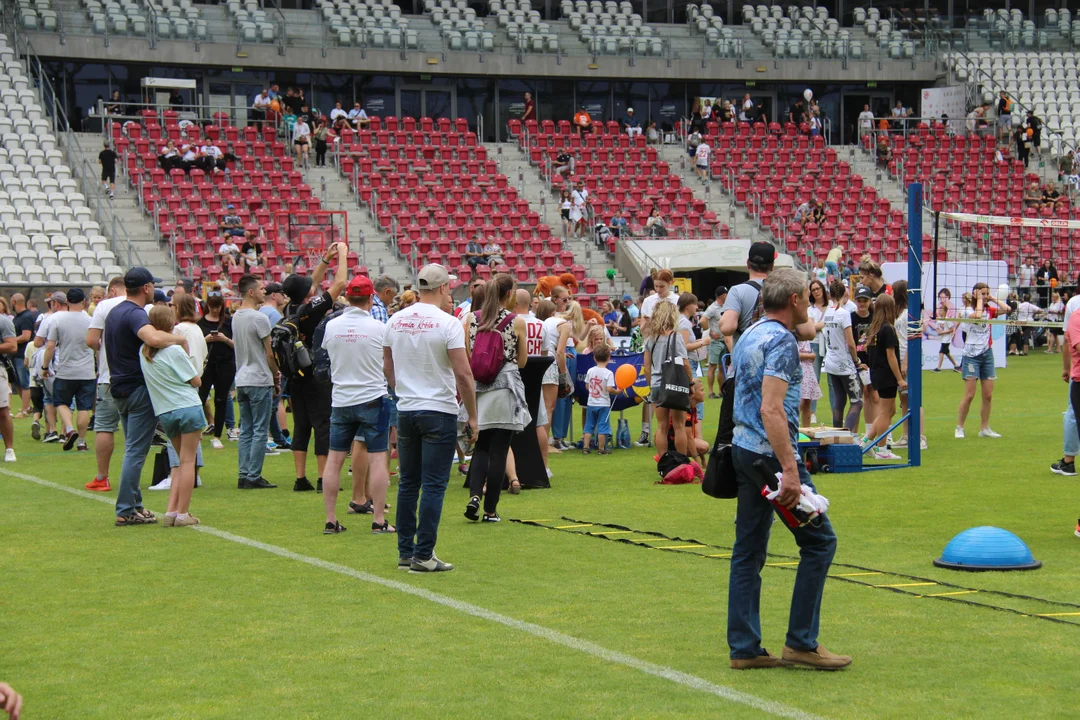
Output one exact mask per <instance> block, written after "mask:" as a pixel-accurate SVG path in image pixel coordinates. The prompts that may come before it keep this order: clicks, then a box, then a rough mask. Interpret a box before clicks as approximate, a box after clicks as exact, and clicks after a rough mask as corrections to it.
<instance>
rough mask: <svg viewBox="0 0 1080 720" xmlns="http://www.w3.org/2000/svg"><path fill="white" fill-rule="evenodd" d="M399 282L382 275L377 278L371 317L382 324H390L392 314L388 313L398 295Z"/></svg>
mask: <svg viewBox="0 0 1080 720" xmlns="http://www.w3.org/2000/svg"><path fill="white" fill-rule="evenodd" d="M399 287H400V286H399V285H398V281H397V280H395V279H394V278H392V277H390V276H389V275H380V276H379V277H377V278H375V296H374V297H372V298H371V317H373V318H375V319H376V320H378V321H379V322H381V323H388V322H390V314H389V313H387V311H386V306H387V305H389V304H390V303H391V302H392V301H393V299H394V296H395V295H397V293H398V288H399Z"/></svg>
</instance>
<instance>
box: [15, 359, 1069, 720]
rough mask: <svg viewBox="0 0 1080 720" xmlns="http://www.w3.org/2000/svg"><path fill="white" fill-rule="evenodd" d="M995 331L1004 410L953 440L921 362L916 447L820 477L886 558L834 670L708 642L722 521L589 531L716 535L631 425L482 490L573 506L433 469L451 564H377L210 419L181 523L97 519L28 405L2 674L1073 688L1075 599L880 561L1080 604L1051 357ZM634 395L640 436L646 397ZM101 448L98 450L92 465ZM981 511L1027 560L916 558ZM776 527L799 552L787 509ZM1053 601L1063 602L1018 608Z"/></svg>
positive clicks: (97, 510) (187, 696)
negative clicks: (429, 568)
mask: <svg viewBox="0 0 1080 720" xmlns="http://www.w3.org/2000/svg"><path fill="white" fill-rule="evenodd" d="M1017 360H1018V361H1017V362H1014V363H1013V367H1012V368H1009V369H1007V370H1003V371H1000V373H999V381H998V389H997V393H996V397H995V412H994V420H993V423H992V424H993V427H994V428H995V429H996V430H998V431H999V432H1001V433H1002V434H1003V435H1004V438H1002V439H1000V440H996V441H995V440H985V439H980V438H978V437H976V436H975V433H976V431H977V429H978V420H977V413H978V411H977V405H976V408H974V409H973V416H974V417H973V419H969V421H968V439H966V440H962V441H959V440H954V439H953V427H954V425H955V408H956V404H957V402H958V400H959V397H960V393H961V380H960V378H959V376H958V375H955V374H953V373H943V374H941V375H934V374H929V373H927V374H925V375H924V377H925V398H926V403H925V413H926V421H927V425H928V430H927V433H926V434H927V435H928V438H929V442H930V449H929V450H928V451H926V453H925V454H924V464H923V467H922V468H919V469H915V470H902V471H890V472H878V473H864V474H853V475H818V476H816V478H815V479H816V483H817V486H818V489H819V491H820V492H821V493H823V494H824V495H826V496H827V497H828V498H829V499H830V500H831V501H832V510H831V511H830V516H831V518H832V522H833V524H834V526H835V528H836V532H837V534H838V536H839V549H838V552H837V556H836V562H837V563H844V564H847V565H854V566H859V567H862V568H869V569H871V571H874V572H883V573H885V574H883V575H881V576H858V577H852V578H850V579H854V580H859V581H864V582H865V584H855V583H853V582H845V581H843V580H840V579H837V580H831V581H830V582H829V583H828V585H827V586H826V591H825V603H824V609H823V615H822V629H821V641H822V643H823V644H825V645H826V646H827V647H828V648H829V649H831V650H833V651H835V652H841V653H846V654H850V655H852V656H853V657H854V664H853V665H852V667H851V668H849V669H848V670H847V671H845V672H842V673H832V674H830V673H814V672H811V671H805V670H799V669H779V670H773V671H758V672H736V671H732V670H729V669H728V649H727V644H726V640H725V618H726V594H727V576H728V564H727V561H726V560H725V559H723V558H704V557H700V556H699V555H700V554H718V555H722V554H723V552H724V551H723V550H711V549H708V548H706V549H694V548H690V549H684V550H673V551H666V552H665V551H657V550H650V549H645V548H644V547H640V546H639V547H635V546H633V544H630V543H617V542H605V541H604V540H601V539H599V538H596V537H590V536H588V535H585V534H583V533H584V532H592V531H602V529H599V528H598V527H596V526H598V525H599V524H605V523H606V524H617V525H625V526H628V527H630V528H633V529H635V530H644V531H653V532H659V533H662V534H664V535H666V536H670V537H679V538H692V539H694V540H696V541H699V543H701V544H705V545H708V546H718V547H721V548H722V547H725V546H730V544H731V543H732V541H733V538H734V527H733V523H732V520H733V517H734V511H735V505H734V501H718V500H713V499H710V498H708V497H706V496H704V495H703V494H702V493H701V491H700V488H699V487H698V486H678V487H666V486H659V485H654V484H653V481H654V480H655V472H654V470H653V464H652V462H651V451H646V450H644V449H635V450H631V451H619V452H616V454H614V455H612V456H610V457H607V458H604V457H599V456H596V455H593V456H589V457H582V456H581V455H578V454H564V455H561V456H552V462H551V465H552V469H553V470H554V472H555V477H554V478H553V480H552V486H553V487H552V489H551V490H545V491H526V492H525V493H523V494H522V495H520V496H509V495H505V496H504V499H503V501H502V502H501V504H500V511H501V514H502V515H503V517H504V519H510V518H516V519H522V520H533V521H545V522H543V523H541V524H544V525H549V526H550V525H560V524H562V525H569V524H592V525H593V526H594V527H592V528H567V529H564V530H562V531H557V530H551V529H543V528H540V527H534V526H530V525H524V524H520V523H513V522H503V523H502V524H500V525H495V526H492V525H473V524H471V523H469V522H468V521H466V520H465V519H464V518H463V517H462V515H461V513H462V510H463V509H464V506H465V503H466V501H467V499H468V498H467V494H466V491H465V490H463V489H462V488H461V487H460V486H461V482H460V479H457V480H452V482H451V487H450V490H449V491H448V493H447V499H446V505H445V508H444V514H443V521H442V526H441V534H440V538H439V544H438V553H439V556H440V557H442V558H443V559H444V560H447V561H449V562H453V563H455V564H456V565H457V570H455V571H454V572H452V573H447V574H442V575H438V576H418V575H410V574H408V573H400V572H398V571H397V570H396V569H395V564H396V558H397V555H396V544H395V542H396V541H395V539H394V537H393V536H373V535H370V534H369V533H368V532H367V529H366V527H367V524H368V522H367V521H365V520H355V519H353V518H351V517H349V516H345V515H342V520H343V522H344V524H346V525H348V526H349V532H347V533H345V534H344V535H340V536H323V535H322V534H321V532H320V531H321V528H322V522H323V515H322V498H321V496H317V495H315V494H314V493H310V494H294V493H293V492H291V490H290V487H291V481H292V478H293V473H292V458H291V457H289V455H288V454H282V455H280V456H277V457H273V458H268V460H267V467H266V472H265V475H266V476H267V477H268V478H270V479H271V480H273V481H276V482H278V483H280V485H281V487H280V488H279V489H278V490H273V491H263V492H254V491H252V492H240V491H237V490H236V483H235V478H236V457H235V452H236V446H235V444H227V446H226V449H225V450H223V451H218V452H215V451H213V450H211V449H210V448H209V443H207V444H206V445H205V448H204V450H205V452H206V456H207V458H208V463H209V464H208V467H207V468H206V469H205V470H204V472H203V474H202V477H203V480H204V483H205V487H203V488H201V489H199V490H197V491H196V493H195V498H194V501H193V504H192V508H193V510H194V512H195V513H196V514H197V515H198V516H199V517H200V518H201V519H202V521H203V523H204V526H203V531H197V530H194V529H165V528H163V527H161V526H148V527H136V528H114V527H113V525H112V518H113V513H112V510H111V506H110V505H107V504H106V503H104V502H100V501H99V502H95V500H94V499H93V498H91V497H87V496H84V495H80V494H75V493H70V492H63V491H62V488H60V487H56V486H62V487H63V488H71V489H78V490H81V488H82V486H83V484H84V483H85V482H87V481H88V480H89V479H90V478H91V477H92V474H93V458H92V457H89V456H86V455H76V454H75V453H63V452H61V451H60V448H59V447H58V446H45V445H37V444H33V443H32V441H31V440H30V438H29V430H28V427H29V426H28V423H27V421H21V422H19V423H18V424H17V426H16V430H17V444H16V450H17V452H18V457H19V461H18V463H17V464H15V465H4V466H3V467H0V547H2V548H3V550H2V562H0V582H2V587H3V593H2V595H0V637H2V638H3V652H2V653H0V679H2V680H5V681H7V682H9V683H11V685H12V686H14V687H15V688H16V689H18V690H19V691H21V692H22V693H23V695H24V697H25V699H26V709H25V712H24V717H25V718H28V719H29V720H37V719H39V718H117V717H121V718H129V717H153V718H235V717H245V718H339V717H340V718H344V717H358V716H382V717H390V718H408V717H435V718H442V717H497V718H538V717H539V718H620V719H622V718H627V717H640V718H645V717H648V718H654V717H663V718H676V717H679V718H685V717H724V718H758V717H769V716H786V717H796V718H805V717H825V718H871V717H872V718H892V717H896V718H901V717H903V718H907V717H912V718H914V717H919V718H930V717H940V718H958V717H978V718H990V717H994V718H996V717H1000V718H1017V717H1023V718H1055V717H1061V718H1064V717H1069V716H1074V715H1075V703H1076V697H1077V688H1080V651H1078V648H1080V614H1077V613H1080V607H1075V608H1070V607H1067V606H1061V605H1050V604H1046V603H1043V602H1039V601H1032V600H1022V599H1015V598H1006V597H1003V596H997V595H993V594H986V593H970V592H969V593H967V594H965V595H963V596H951V597H957V598H963V599H967V600H969V601H970V602H972V603H975V602H978V603H983V604H986V605H999V606H1002V607H1009V608H1013V609H1014V610H1019V611H1020V612H1019V613H1016V612H1003V611H999V610H995V609H991V608H987V607H977V606H973V605H970V604H965V603H960V602H949V601H944V600H941V599H935V598H929V597H920V596H919V594H920V593H926V594H936V593H938V592H954V591H956V592H959V591H957V590H956V589H955V588H949V587H944V586H940V585H939V586H936V587H935V586H933V585H911V586H907V587H904V588H894V589H893V590H890V589H882V588H875V587H872V585H873V584H897V585H898V584H904V585H906V584H907V583H915V582H932V581H940V582H946V583H953V584H956V585H962V586H964V587H965V588H967V589H976V590H998V591H1005V592H1009V593H1015V594H1021V595H1026V596H1032V597H1034V598H1039V599H1042V600H1051V601H1058V602H1062V603H1077V604H1080V574H1078V572H1077V566H1078V559H1080V539H1078V538H1076V537H1074V536H1073V532H1072V531H1073V527H1074V524H1075V522H1076V519H1077V516H1078V515H1080V479H1077V478H1064V477H1060V476H1057V475H1053V474H1051V473H1050V472H1049V465H1050V463H1051V462H1052V461H1053V460H1055V459H1057V458H1058V457H1060V454H1061V411H1062V410H1063V409H1064V407H1065V404H1066V399H1067V398H1066V387H1065V385H1064V384H1063V383H1062V382H1061V380H1060V369H1059V368H1060V361H1059V359H1058V357H1057V356H1054V357H1052V358H1048V357H1047V356H1045V355H1043V354H1042V353H1039V354H1037V355H1034V356H1031V357H1027V358H1019V359H1017ZM717 402H718V401H717ZM717 402H710V403H709V408H708V417H710V418H714V419H715V416H716V414H717V411H718V405H717ZM977 402H978V401H976V403H977ZM824 408H825V405H824V404H823V405H822V410H824ZM822 415H823V416H824V415H825V413H824V412H823V413H822ZM627 417H630V419H631V426H632V429H633V431H634V435H635V436H636V434H637V426H638V418H639V417H640V414H639V413H638V412H627ZM713 422H715V420H714V421H713ZM714 431H715V428H714V427H710V426H709V425H708V424H707V425H706V435H707V436H708V437H710V438H711V437H712V435H713V433H714ZM313 460H314V459H313V458H312V461H313ZM119 468H120V462H119V457H116V458H114V462H113V468H112V476H113V484H114V486H115V485H116V482H117V479H118V477H119ZM149 472H150V470H149V465H148V466H147V469H146V472H145V473H144V477H148V476H149ZM310 474H311V475H312V477H314V473H313V472H312V473H310ZM458 477H459V476H456V475H455V478H458ZM32 478H33V479H41V480H45V481H48V482H49V483H52V484H54V485H43V484H40V483H36V482H33V481H32ZM145 494H146V496H147V499H148V503H147V504H148V506H149V507H150V508H151V509H153V510H155V511H163V510H164V502H165V498H164V497H161V495H159V494H158V493H145ZM114 498H115V491H114V492H112V493H108V494H106V495H105V499H106V500H109V501H112V500H113V499H114ZM391 503H392V504H396V503H395V499H394V498H393V497H392V499H391ZM341 509H342V512H344V498H343V499H342V505H341ZM563 517H566V518H572V519H574V520H577V521H580V522H579V523H570V522H567V521H562V520H560V518H563ZM350 520H353V522H350ZM976 525H998V526H1001V527H1005V528H1008V529H1010V530H1012V531H1013V532H1015V533H1017V534H1018V535H1019V536H1020V537H1022V538H1023V539H1024V540H1025V541H1026V542H1027V543H1028V544H1029V546H1030V547H1031V548H1032V550H1033V552H1034V553H1035V556H1036V557H1037V558H1038V559H1040V560H1042V561H1043V563H1044V566H1043V567H1042V568H1041V569H1039V570H1036V571H1033V572H1024V573H993V574H986V573H983V574H969V573H956V572H950V571H947V570H941V569H937V568H935V567H933V566H932V564H931V560H932V559H933V558H935V557H937V556H938V555H939V554H940V552H941V550H942V548H943V547H944V545H945V543H946V542H947V541H948V540H949V539H950V538H951V537H952V536H953V535H954V534H955V533H957V532H959V531H961V530H963V529H965V528H968V527H972V526H976ZM624 537H625V536H624ZM630 537H644V536H637V535H631V536H630ZM252 541H253V542H252ZM643 544H647V543H638V545H643ZM652 544H657V545H667V544H668V543H666V542H663V541H660V542H655V543H652ZM670 544H671V545H675V544H676V543H670ZM682 544H688V543H682ZM770 550H771V551H772V552H773V553H776V554H778V555H792V554H795V552H796V549H795V546H794V543H793V542H792V541H791V537H790V535H789V534H788V533H787V532H786V531H784V530H783V529H782V528H781V526H779V525H778V526H776V530H775V532H774V533H773V541H772V545H771V547H770ZM776 561H777V562H784V561H785V559H784V558H778V559H777V560H776ZM854 572H858V571H857V570H851V569H846V568H840V567H834V569H833V573H834V574H842V573H843V574H847V573H854ZM888 573H899V574H903V575H911V576H917V577H918V578H927V579H928V580H925V581H923V580H912V579H905V578H903V577H899V578H898V577H897V576H896V575H890V574H888ZM878 577H880V578H882V579H881V581H880V583H876V582H875V578H878ZM793 579H794V573H793V572H791V571H790V568H789V567H788V566H784V565H778V566H773V567H766V568H765V570H764V571H763V581H764V586H763V593H762V625H763V630H764V635H765V644H766V646H767V647H768V648H769V649H771V650H772V651H774V652H775V653H779V651H780V649H781V646H782V645H783V638H784V632H785V630H786V623H787V611H788V604H789V599H790V592H791V586H792V582H793ZM429 591H430V592H429ZM1062 612H1066V613H1072V614H1071V615H1062V616H1059V618H1058V619H1060V620H1065V621H1072V622H1073V623H1075V624H1065V623H1061V622H1052V621H1050V620H1047V619H1045V618H1040V617H1035V616H1034V615H1035V614H1045V613H1062Z"/></svg>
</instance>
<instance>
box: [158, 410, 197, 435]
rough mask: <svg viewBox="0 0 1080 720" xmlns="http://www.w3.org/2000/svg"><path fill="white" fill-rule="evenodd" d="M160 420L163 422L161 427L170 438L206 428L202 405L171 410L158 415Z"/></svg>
mask: <svg viewBox="0 0 1080 720" xmlns="http://www.w3.org/2000/svg"><path fill="white" fill-rule="evenodd" d="M158 422H159V423H161V429H162V430H164V431H165V436H166V437H169V438H174V437H176V436H177V435H186V434H187V433H193V432H202V431H203V429H205V428H206V416H205V415H203V409H202V406H201V405H195V406H193V407H188V408H180V409H179V410H170V411H169V412H167V413H163V414H161V415H158Z"/></svg>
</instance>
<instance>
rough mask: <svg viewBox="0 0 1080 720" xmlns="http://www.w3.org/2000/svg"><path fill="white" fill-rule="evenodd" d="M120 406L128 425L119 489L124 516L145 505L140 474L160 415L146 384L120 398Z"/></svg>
mask: <svg viewBox="0 0 1080 720" xmlns="http://www.w3.org/2000/svg"><path fill="white" fill-rule="evenodd" d="M116 410H117V412H119V413H120V422H121V424H122V425H123V427H124V464H123V466H122V467H121V469H120V489H119V490H118V491H117V493H116V516H117V517H120V516H121V515H128V514H130V513H132V512H134V511H135V510H137V509H139V508H141V507H142V506H143V504H142V491H141V490H140V489H139V478H140V476H141V475H142V469H143V464H144V463H145V462H146V454H147V453H149V452H150V443H151V442H152V441H153V439H154V430H155V429H156V428H157V416H156V415H155V414H154V406H153V405H151V404H150V393H149V392H147V390H146V386H145V385H144V386H142V387H140V388H138V389H137V390H135V392H133V393H131V394H130V395H128V396H127V397H126V398H116Z"/></svg>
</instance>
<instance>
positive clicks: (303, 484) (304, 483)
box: [292, 477, 315, 492]
mask: <svg viewBox="0 0 1080 720" xmlns="http://www.w3.org/2000/svg"><path fill="white" fill-rule="evenodd" d="M292 489H293V492H309V491H311V490H314V489H315V488H314V487H312V485H311V483H310V482H308V479H307V478H306V477H302V478H296V482H294V483H293V486H292Z"/></svg>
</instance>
